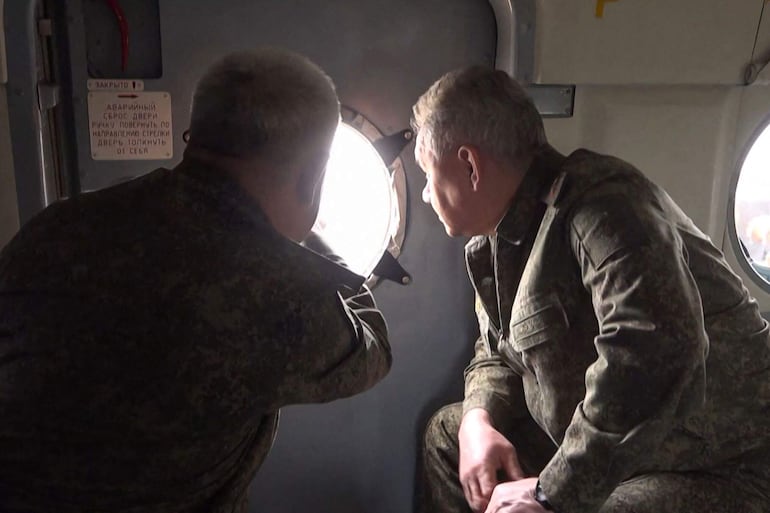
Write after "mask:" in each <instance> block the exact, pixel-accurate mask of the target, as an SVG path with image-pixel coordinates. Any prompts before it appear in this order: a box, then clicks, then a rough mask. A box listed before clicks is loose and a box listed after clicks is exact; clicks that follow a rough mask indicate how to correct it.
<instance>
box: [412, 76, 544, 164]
mask: <svg viewBox="0 0 770 513" xmlns="http://www.w3.org/2000/svg"><path fill="white" fill-rule="evenodd" d="M412 128H413V129H414V131H415V132H416V133H417V134H418V139H417V140H418V143H419V144H421V145H422V149H424V150H427V151H429V152H431V153H432V154H433V155H434V157H435V158H442V157H443V156H445V155H446V153H447V152H448V151H451V150H452V149H453V148H455V147H456V146H458V145H460V144H473V145H476V146H478V147H479V148H480V149H481V150H484V151H487V152H489V153H490V154H492V155H493V156H494V157H496V158H499V159H503V160H505V161H507V162H509V163H515V162H518V161H519V160H521V159H524V158H528V157H529V156H531V155H532V154H533V153H534V152H535V151H536V150H537V149H538V148H540V147H541V146H543V145H544V144H546V142H547V141H546V137H545V129H544V128H543V120H542V118H541V117H540V113H539V112H538V111H537V108H536V107H535V104H534V103H533V102H532V99H531V98H530V97H529V96H528V95H527V93H526V91H525V90H524V88H522V87H521V85H519V83H518V82H516V81H515V80H514V79H513V78H511V77H510V76H509V75H508V74H507V73H505V72H504V71H499V70H493V69H491V68H487V67H484V66H473V67H470V68H465V69H460V70H456V71H452V72H449V73H447V74H446V75H444V76H442V77H441V78H439V79H438V80H437V81H436V82H435V83H434V84H433V85H432V86H431V87H430V88H429V89H428V90H427V91H426V92H425V93H424V94H423V95H422V96H421V97H420V99H419V100H417V103H416V104H415V105H414V107H412Z"/></svg>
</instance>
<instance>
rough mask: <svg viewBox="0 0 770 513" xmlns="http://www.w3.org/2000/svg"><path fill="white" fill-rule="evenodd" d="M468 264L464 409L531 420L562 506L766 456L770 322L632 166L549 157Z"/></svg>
mask: <svg viewBox="0 0 770 513" xmlns="http://www.w3.org/2000/svg"><path fill="white" fill-rule="evenodd" d="M466 261H467V265H468V271H469V274H470V276H471V280H472V282H473V284H474V287H475V290H476V293H477V313H478V319H479V324H480V331H481V337H480V338H479V340H478V341H477V343H476V356H475V358H474V359H473V361H472V362H471V364H470V366H469V367H468V368H467V369H466V384H465V402H464V409H465V411H467V410H468V409H471V408H475V407H482V408H485V409H487V410H488V411H489V412H490V414H491V415H492V418H493V419H502V418H505V417H506V416H508V417H511V416H515V417H519V418H525V417H528V416H530V415H531V417H532V418H533V419H534V420H535V421H536V422H537V423H538V424H539V425H540V427H541V428H542V429H543V430H544V431H545V432H546V433H547V434H548V435H549V436H550V437H551V439H552V440H553V441H554V448H555V451H556V452H555V455H554V457H553V458H552V459H551V461H550V463H549V464H548V465H547V466H546V467H545V469H544V470H543V471H542V472H541V474H540V480H541V483H542V486H543V489H544V491H545V493H546V496H547V497H548V498H549V500H550V502H551V503H552V504H553V505H554V507H555V509H556V511H561V512H566V513H590V512H594V511H596V510H598V509H599V507H600V506H601V505H602V503H603V502H604V501H605V500H606V498H607V497H608V496H609V494H610V493H611V492H612V491H613V490H614V489H615V488H616V487H617V485H618V484H619V483H620V482H621V481H623V480H625V479H627V478H629V477H632V476H634V475H638V474H642V473H646V472H650V471H657V470H689V469H702V468H707V467H713V466H718V465H721V464H726V463H727V462H730V461H734V460H735V459H740V458H744V457H745V458H749V459H751V458H752V455H753V454H755V455H757V456H756V457H755V460H759V459H761V458H765V457H767V456H768V455H770V452H768V448H770V415H768V413H767V412H768V411H770V337H769V335H768V325H767V323H766V322H765V321H764V320H763V319H762V317H761V316H760V314H759V311H758V307H757V304H756V302H755V301H754V300H753V299H752V298H751V297H750V296H749V294H748V291H747V290H746V288H745V287H744V286H743V284H742V283H741V280H740V279H739V278H738V277H737V276H736V275H735V274H734V273H733V272H732V271H731V270H730V269H729V267H728V265H727V264H726V262H725V260H724V258H723V256H722V254H721V253H720V251H719V250H717V249H716V248H715V247H714V246H713V244H712V243H711V241H710V240H709V239H708V237H706V236H705V235H704V234H703V233H701V232H700V231H699V230H698V229H697V228H696V227H695V225H694V224H693V223H692V221H691V220H690V219H689V218H687V217H686V216H685V215H684V213H682V211H681V210H680V209H679V208H678V207H677V206H676V204H675V203H674V202H673V200H672V199H671V198H670V197H669V196H668V195H667V194H666V193H665V192H664V191H663V190H661V189H660V188H659V187H657V186H656V185H654V184H653V183H651V182H650V181H649V180H647V179H646V178H645V177H644V176H643V175H642V174H641V173H639V172H638V171H637V170H636V169H634V168H633V167H632V166H631V165H629V164H627V163H625V162H623V161H621V160H618V159H615V158H612V157H607V156H602V155H598V154H595V153H591V152H589V151H586V150H578V151H576V152H575V153H573V154H571V155H570V156H569V157H567V158H564V157H563V156H561V155H559V154H558V153H556V152H555V151H553V150H552V149H550V148H548V149H546V150H544V151H543V152H542V153H541V154H540V155H539V156H538V157H537V158H536V160H535V162H534V163H533V165H532V167H531V168H530V170H529V171H528V172H527V174H526V175H525V178H524V181H523V182H522V184H521V187H520V189H519V191H518V192H517V195H516V197H515V198H514V201H513V204H512V206H511V207H510V209H509V211H508V213H507V214H506V216H505V217H504V219H503V220H502V221H501V223H500V224H499V226H498V229H497V233H496V235H495V236H494V237H476V238H474V239H472V240H471V241H470V242H469V243H468V245H467V247H466ZM763 452H764V456H761V454H762V453H763Z"/></svg>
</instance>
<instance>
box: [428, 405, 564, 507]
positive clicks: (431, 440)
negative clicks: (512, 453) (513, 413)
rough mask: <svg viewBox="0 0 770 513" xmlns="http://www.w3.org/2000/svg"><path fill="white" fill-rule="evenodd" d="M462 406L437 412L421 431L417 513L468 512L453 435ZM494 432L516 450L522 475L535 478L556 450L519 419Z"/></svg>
mask: <svg viewBox="0 0 770 513" xmlns="http://www.w3.org/2000/svg"><path fill="white" fill-rule="evenodd" d="M462 412H463V409H462V403H455V404H450V405H448V406H445V407H443V408H441V409H440V410H438V411H437V412H436V413H435V414H434V415H433V417H432V418H431V419H430V421H429V422H428V426H427V427H426V429H425V436H424V440H423V447H422V454H421V458H422V459H421V465H420V466H421V469H420V473H419V482H418V485H417V498H418V499H417V501H418V511H419V512H420V513H469V512H470V511H471V509H470V507H469V506H468V503H467V502H466V500H465V495H464V494H463V490H462V486H461V485H460V476H459V471H458V468H459V461H460V448H459V443H458V440H457V433H458V431H459V429H460V422H461V421H462ZM497 429H498V430H499V431H500V432H501V433H502V434H503V436H505V437H506V438H507V439H508V440H510V441H511V443H512V444H513V446H514V447H515V448H516V453H517V456H518V458H519V463H520V464H521V466H522V469H523V470H524V472H525V474H527V475H529V476H536V475H537V474H539V473H540V471H541V470H542V469H543V467H545V464H546V463H548V460H550V458H551V457H552V456H553V453H554V451H555V450H556V448H555V446H554V445H553V442H551V440H550V439H549V438H548V436H547V435H546V434H545V433H544V432H543V431H542V430H541V429H540V428H539V427H538V426H537V424H535V422H534V421H533V420H531V419H519V420H518V421H514V422H512V423H511V424H510V425H504V426H497Z"/></svg>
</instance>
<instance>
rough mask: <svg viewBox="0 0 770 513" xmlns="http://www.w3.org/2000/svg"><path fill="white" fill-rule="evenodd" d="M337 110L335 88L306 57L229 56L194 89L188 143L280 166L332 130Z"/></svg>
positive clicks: (280, 53) (273, 53)
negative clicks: (265, 160) (264, 160)
mask: <svg viewBox="0 0 770 513" xmlns="http://www.w3.org/2000/svg"><path fill="white" fill-rule="evenodd" d="M339 112H340V111H339V101H338V100H337V95H336V93H335V91H334V84H333V83H332V81H331V79H330V78H329V77H328V76H327V75H326V74H325V73H324V72H323V71H322V70H321V69H320V68H319V67H318V66H316V65H315V64H313V63H312V62H311V61H310V60H308V59H307V58H305V57H303V56H301V55H298V54H295V53H293V52H290V51H288V50H282V49H277V48H260V49H256V50H250V51H244V52H238V53H233V54H230V55H228V56H226V57H224V58H223V59H221V60H219V61H218V62H216V63H215V64H214V65H212V66H211V67H210V68H209V70H208V71H207V72H206V74H205V75H204V76H203V77H202V78H201V79H200V81H199V82H198V84H197V86H196V88H195V93H194V96H193V103H192V115H191V119H190V145H191V146H192V147H194V148H200V149H203V150H206V151H208V152H212V153H215V154H218V155H221V156H224V157H233V158H238V159H252V158H255V157H258V158H262V159H269V160H272V161H275V162H282V161H286V160H287V159H288V160H291V159H293V158H294V157H295V156H296V155H297V154H298V153H299V152H301V151H302V150H303V149H304V148H306V147H307V146H308V145H309V144H308V143H313V142H315V141H316V140H317V139H319V137H320V138H324V137H325V136H327V135H328V134H329V133H330V132H334V130H335V129H336V126H337V123H338V120H339ZM311 145H312V144H311Z"/></svg>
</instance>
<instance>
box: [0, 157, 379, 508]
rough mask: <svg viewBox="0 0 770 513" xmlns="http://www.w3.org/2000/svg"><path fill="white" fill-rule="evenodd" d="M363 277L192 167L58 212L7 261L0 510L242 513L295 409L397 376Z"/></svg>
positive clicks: (220, 179)
mask: <svg viewBox="0 0 770 513" xmlns="http://www.w3.org/2000/svg"><path fill="white" fill-rule="evenodd" d="M330 269H338V271H339V272H337V271H330ZM349 275H350V273H346V272H345V271H344V270H342V269H341V268H339V267H338V266H336V265H332V264H330V263H329V262H328V261H326V260H325V259H323V258H322V257H320V256H318V255H316V254H315V253H313V252H311V251H309V250H307V249H305V248H303V247H301V246H299V245H297V244H295V243H293V242H291V241H289V240H288V239H285V238H283V237H282V236H280V235H279V234H278V233H277V232H275V231H274V230H273V229H272V227H271V226H270V224H269V223H268V221H267V220H266V218H265V216H264V215H263V214H262V212H261V211H260V209H259V208H258V206H257V205H256V204H255V203H254V201H253V200H251V199H250V198H249V197H247V196H246V195H245V194H244V193H243V192H241V191H240V189H239V188H238V187H237V186H236V185H235V184H234V183H232V182H230V181H229V180H227V179H226V178H225V174H224V173H223V172H219V171H218V170H214V169H209V168H207V167H206V166H204V165H203V164H201V163H197V162H195V161H190V160H186V161H184V162H183V163H182V164H180V166H178V167H177V168H176V169H174V170H166V169H160V170H157V171H154V172H152V173H150V174H148V175H146V176H144V177H142V178H139V179H136V180H133V181H131V182H128V183H125V184H121V185H118V186H116V187H112V188H110V189H106V190H103V191H99V192H95V193H88V194H83V195H80V196H78V197H75V198H72V199H70V200H66V201H62V202H59V203H56V204H54V205H52V206H51V207H49V208H47V209H46V210H45V211H43V212H42V213H41V214H39V215H38V216H37V217H36V218H34V219H33V220H32V221H30V222H29V223H28V224H27V225H26V226H25V227H24V228H23V229H22V230H21V231H20V233H19V234H18V235H17V236H16V237H15V239H13V240H12V241H11V242H10V243H9V244H8V246H7V247H6V248H5V249H4V250H3V252H2V253H1V254H0V419H2V420H1V421H0V511H3V512H15V511H24V512H38V511H39V512H42V511H45V512H51V511H56V512H75V511H77V512H83V511H93V512H97V511H98V512H131V513H140V512H141V513H165V512H174V513H178V512H207V513H208V512H212V513H224V512H227V513H231V512H242V511H245V510H246V496H247V489H248V485H249V483H250V481H251V479H252V478H253V476H254V474H255V473H256V471H257V469H258V468H259V466H260V464H261V463H262V461H263V460H264V458H265V456H266V454H267V452H268V450H269V449H270V446H271V444H272V440H273V436H274V433H275V429H276V427H277V418H278V411H279V409H280V408H281V407H282V406H285V405H288V404H294V403H309V402H323V401H330V400H333V399H336V398H340V397H345V396H349V395H352V394H355V393H357V392H361V391H363V390H365V389H367V388H369V387H371V386H372V385H374V384H375V383H376V382H377V381H379V380H380V379H381V378H382V377H383V376H384V375H385V374H386V373H387V371H388V369H389V367H390V363H391V355H390V347H389V344H388V340H387V331H386V325H385V321H384V319H383V317H382V315H381V314H380V312H379V311H378V310H377V309H376V307H375V305H374V301H373V298H372V296H371V294H370V293H369V292H368V291H367V290H365V289H363V290H362V291H361V293H355V292H353V290H352V289H349V288H348V287H345V286H343V285H342V283H343V282H344V281H345V280H347V278H349Z"/></svg>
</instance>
